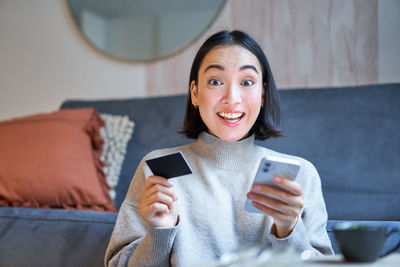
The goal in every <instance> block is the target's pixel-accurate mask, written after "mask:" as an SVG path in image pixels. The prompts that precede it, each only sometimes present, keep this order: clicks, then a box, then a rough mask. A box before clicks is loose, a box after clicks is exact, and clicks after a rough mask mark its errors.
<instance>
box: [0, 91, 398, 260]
mask: <svg viewBox="0 0 400 267" xmlns="http://www.w3.org/2000/svg"><path fill="white" fill-rule="evenodd" d="M280 96H281V104H282V112H283V121H284V123H283V126H282V128H283V130H284V134H285V137H283V138H279V139H271V140H267V141H264V142H258V143H259V144H260V145H262V146H267V147H269V148H272V149H275V150H278V151H281V152H284V153H289V154H295V155H299V156H302V157H304V158H306V159H309V160H310V161H311V162H313V163H314V165H315V166H316V167H317V169H318V171H319V173H320V176H321V180H322V187H323V193H324V196H325V200H326V204H327V209H328V214H329V221H328V225H327V230H328V233H329V235H330V237H331V239H332V243H333V245H334V249H335V251H337V248H336V245H335V242H334V238H333V234H332V226H333V225H334V224H335V223H337V222H339V221H347V220H350V221H362V223H365V224H373V225H382V226H386V227H387V229H388V232H389V231H391V232H392V233H391V235H390V236H389V238H388V239H387V242H386V245H385V248H384V252H385V251H388V250H390V249H391V247H393V246H395V245H396V244H398V243H399V242H400V232H399V231H400V193H399V191H400V190H399V189H400V157H399V153H400V138H399V132H400V101H399V99H400V84H385V85H374V86H356V87H343V88H318V89H296V90H280ZM185 105H186V96H184V95H178V96H169V97H157V98H142V99H139V98H137V99H117V100H98V101H80V100H68V101H66V102H64V103H63V104H62V107H61V108H79V107H94V108H96V109H97V110H98V111H99V112H102V113H110V114H126V115H128V116H129V117H130V119H131V120H133V121H134V122H135V128H134V134H133V137H132V139H131V141H130V142H129V144H128V152H127V155H126V157H125V160H124V163H123V168H122V172H121V175H120V181H119V184H118V186H117V188H116V191H117V197H116V203H115V205H116V207H117V208H119V206H120V205H121V202H122V201H123V199H124V196H125V194H126V191H127V189H128V186H129V183H130V180H131V177H132V175H133V173H134V171H135V169H136V166H137V164H138V162H139V161H140V160H141V158H142V157H143V156H144V155H145V154H146V153H147V152H149V151H151V150H153V149H156V148H162V147H171V146H177V145H182V144H186V143H189V142H192V140H189V139H186V138H184V137H183V136H181V135H179V134H177V131H178V130H179V129H180V127H181V125H182V120H183V116H184V110H185ZM116 216H117V214H116V213H107V212H97V211H73V210H46V209H29V208H0V266H102V264H103V257H104V252H105V249H106V246H107V244H108V240H109V238H110V235H111V232H112V229H113V225H114V222H115V219H116Z"/></svg>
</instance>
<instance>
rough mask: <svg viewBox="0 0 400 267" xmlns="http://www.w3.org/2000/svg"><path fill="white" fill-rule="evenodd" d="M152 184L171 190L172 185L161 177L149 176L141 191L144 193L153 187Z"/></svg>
mask: <svg viewBox="0 0 400 267" xmlns="http://www.w3.org/2000/svg"><path fill="white" fill-rule="evenodd" d="M154 184H160V185H163V186H165V187H168V188H171V187H172V186H173V184H171V183H170V182H169V181H168V179H166V178H164V177H161V176H149V177H148V178H147V179H146V183H145V184H144V188H143V191H146V190H147V189H148V188H149V187H151V186H153V185H154Z"/></svg>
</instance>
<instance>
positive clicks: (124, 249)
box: [105, 133, 332, 266]
mask: <svg viewBox="0 0 400 267" xmlns="http://www.w3.org/2000/svg"><path fill="white" fill-rule="evenodd" d="M176 151H181V152H182V153H183V154H184V155H185V157H186V159H187V161H188V163H189V165H190V166H191V168H192V171H193V174H190V175H185V176H181V177H177V178H173V179H171V180H170V181H171V182H172V183H173V184H174V187H173V189H174V191H175V194H176V195H177V197H178V200H177V205H178V211H179V223H178V225H177V226H175V227H168V228H162V227H150V226H149V225H147V224H146V223H145V222H144V221H143V220H142V219H141V218H140V216H139V211H138V207H139V204H138V202H139V197H140V195H141V193H142V190H143V186H144V183H145V180H146V177H148V176H150V175H152V173H151V171H150V170H149V168H148V166H147V165H146V163H144V160H142V161H141V163H140V164H139V166H138V168H137V170H136V173H135V175H134V177H133V179H132V183H131V185H130V187H129V190H128V193H127V195H126V199H125V201H124V202H123V203H122V205H121V208H120V211H119V214H118V218H117V221H116V224H115V227H114V231H113V234H112V236H111V240H110V243H109V246H108V248H107V252H106V256H105V264H106V265H109V266H127V265H129V266H190V265H195V264H201V263H207V262H212V261H215V260H218V259H219V257H220V256H221V255H222V254H223V253H226V252H231V251H234V250H236V249H238V248H240V246H243V245H246V244H249V243H254V242H265V243H270V244H272V246H273V247H275V248H285V247H288V246H292V247H293V248H295V249H296V250H297V251H299V252H301V251H304V250H311V251H312V252H313V253H314V254H315V255H317V254H321V253H322V254H332V248H331V243H330V240H329V238H328V235H327V232H326V229H325V227H326V221H327V213H326V208H325V203H324V199H323V197H322V191H321V181H320V178H319V175H318V173H317V171H316V169H315V168H314V166H313V165H312V164H311V163H310V162H308V161H306V160H304V159H302V158H299V157H293V156H289V155H284V154H281V153H278V152H275V151H272V150H269V149H266V148H263V147H260V146H257V145H255V144H254V136H251V137H249V138H247V139H245V140H242V141H238V142H226V141H223V140H221V139H219V138H217V137H214V136H212V135H209V134H207V133H202V134H201V135H200V137H199V139H198V140H197V141H196V142H195V143H192V144H190V145H186V146H181V147H176V148H171V149H162V150H156V151H153V152H151V153H149V154H148V155H147V156H146V157H145V158H144V159H147V158H154V157H157V156H161V155H166V154H170V153H173V152H176ZM266 155H274V156H280V157H286V158H294V159H296V160H298V161H300V164H301V168H300V172H299V174H298V176H297V179H296V180H297V181H298V182H299V183H300V184H301V185H302V187H303V191H304V209H303V211H302V214H301V216H299V220H298V222H297V224H296V226H295V228H294V229H293V231H292V233H291V234H290V235H289V236H288V237H286V238H282V239H281V238H277V237H276V236H275V235H274V234H273V232H271V226H272V224H273V219H272V218H271V217H269V216H268V215H263V214H259V213H251V212H247V211H246V210H245V209H244V205H245V200H246V194H247V192H249V191H250V188H251V185H252V182H253V179H254V175H255V172H256V170H257V165H258V164H259V162H260V160H261V158H262V157H264V156H266Z"/></svg>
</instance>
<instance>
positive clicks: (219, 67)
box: [204, 64, 225, 73]
mask: <svg viewBox="0 0 400 267" xmlns="http://www.w3.org/2000/svg"><path fill="white" fill-rule="evenodd" d="M212 68H214V69H219V70H225V69H224V67H222V66H221V65H217V64H213V65H209V66H207V68H206V69H205V70H204V73H205V72H206V71H207V70H209V69H212Z"/></svg>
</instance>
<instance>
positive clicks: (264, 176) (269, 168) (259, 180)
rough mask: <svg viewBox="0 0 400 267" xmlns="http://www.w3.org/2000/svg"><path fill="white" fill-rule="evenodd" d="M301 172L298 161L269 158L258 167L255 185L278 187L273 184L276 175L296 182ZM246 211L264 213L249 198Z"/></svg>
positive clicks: (263, 160)
mask: <svg viewBox="0 0 400 267" xmlns="http://www.w3.org/2000/svg"><path fill="white" fill-rule="evenodd" d="M299 170H300V163H299V162H298V161H297V160H294V159H286V158H280V157H274V156H267V157H265V158H263V159H262V160H261V162H260V164H259V165H258V169H257V173H256V175H255V178H254V182H253V184H265V185H270V186H273V187H278V186H277V185H276V184H274V183H273V182H272V178H274V176H275V175H279V176H283V177H286V178H288V179H291V180H295V179H296V176H297V174H298V172H299ZM245 210H247V211H250V212H258V213H262V211H260V210H259V209H257V208H256V207H254V206H253V205H252V204H251V199H248V198H247V199H246V203H245Z"/></svg>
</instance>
